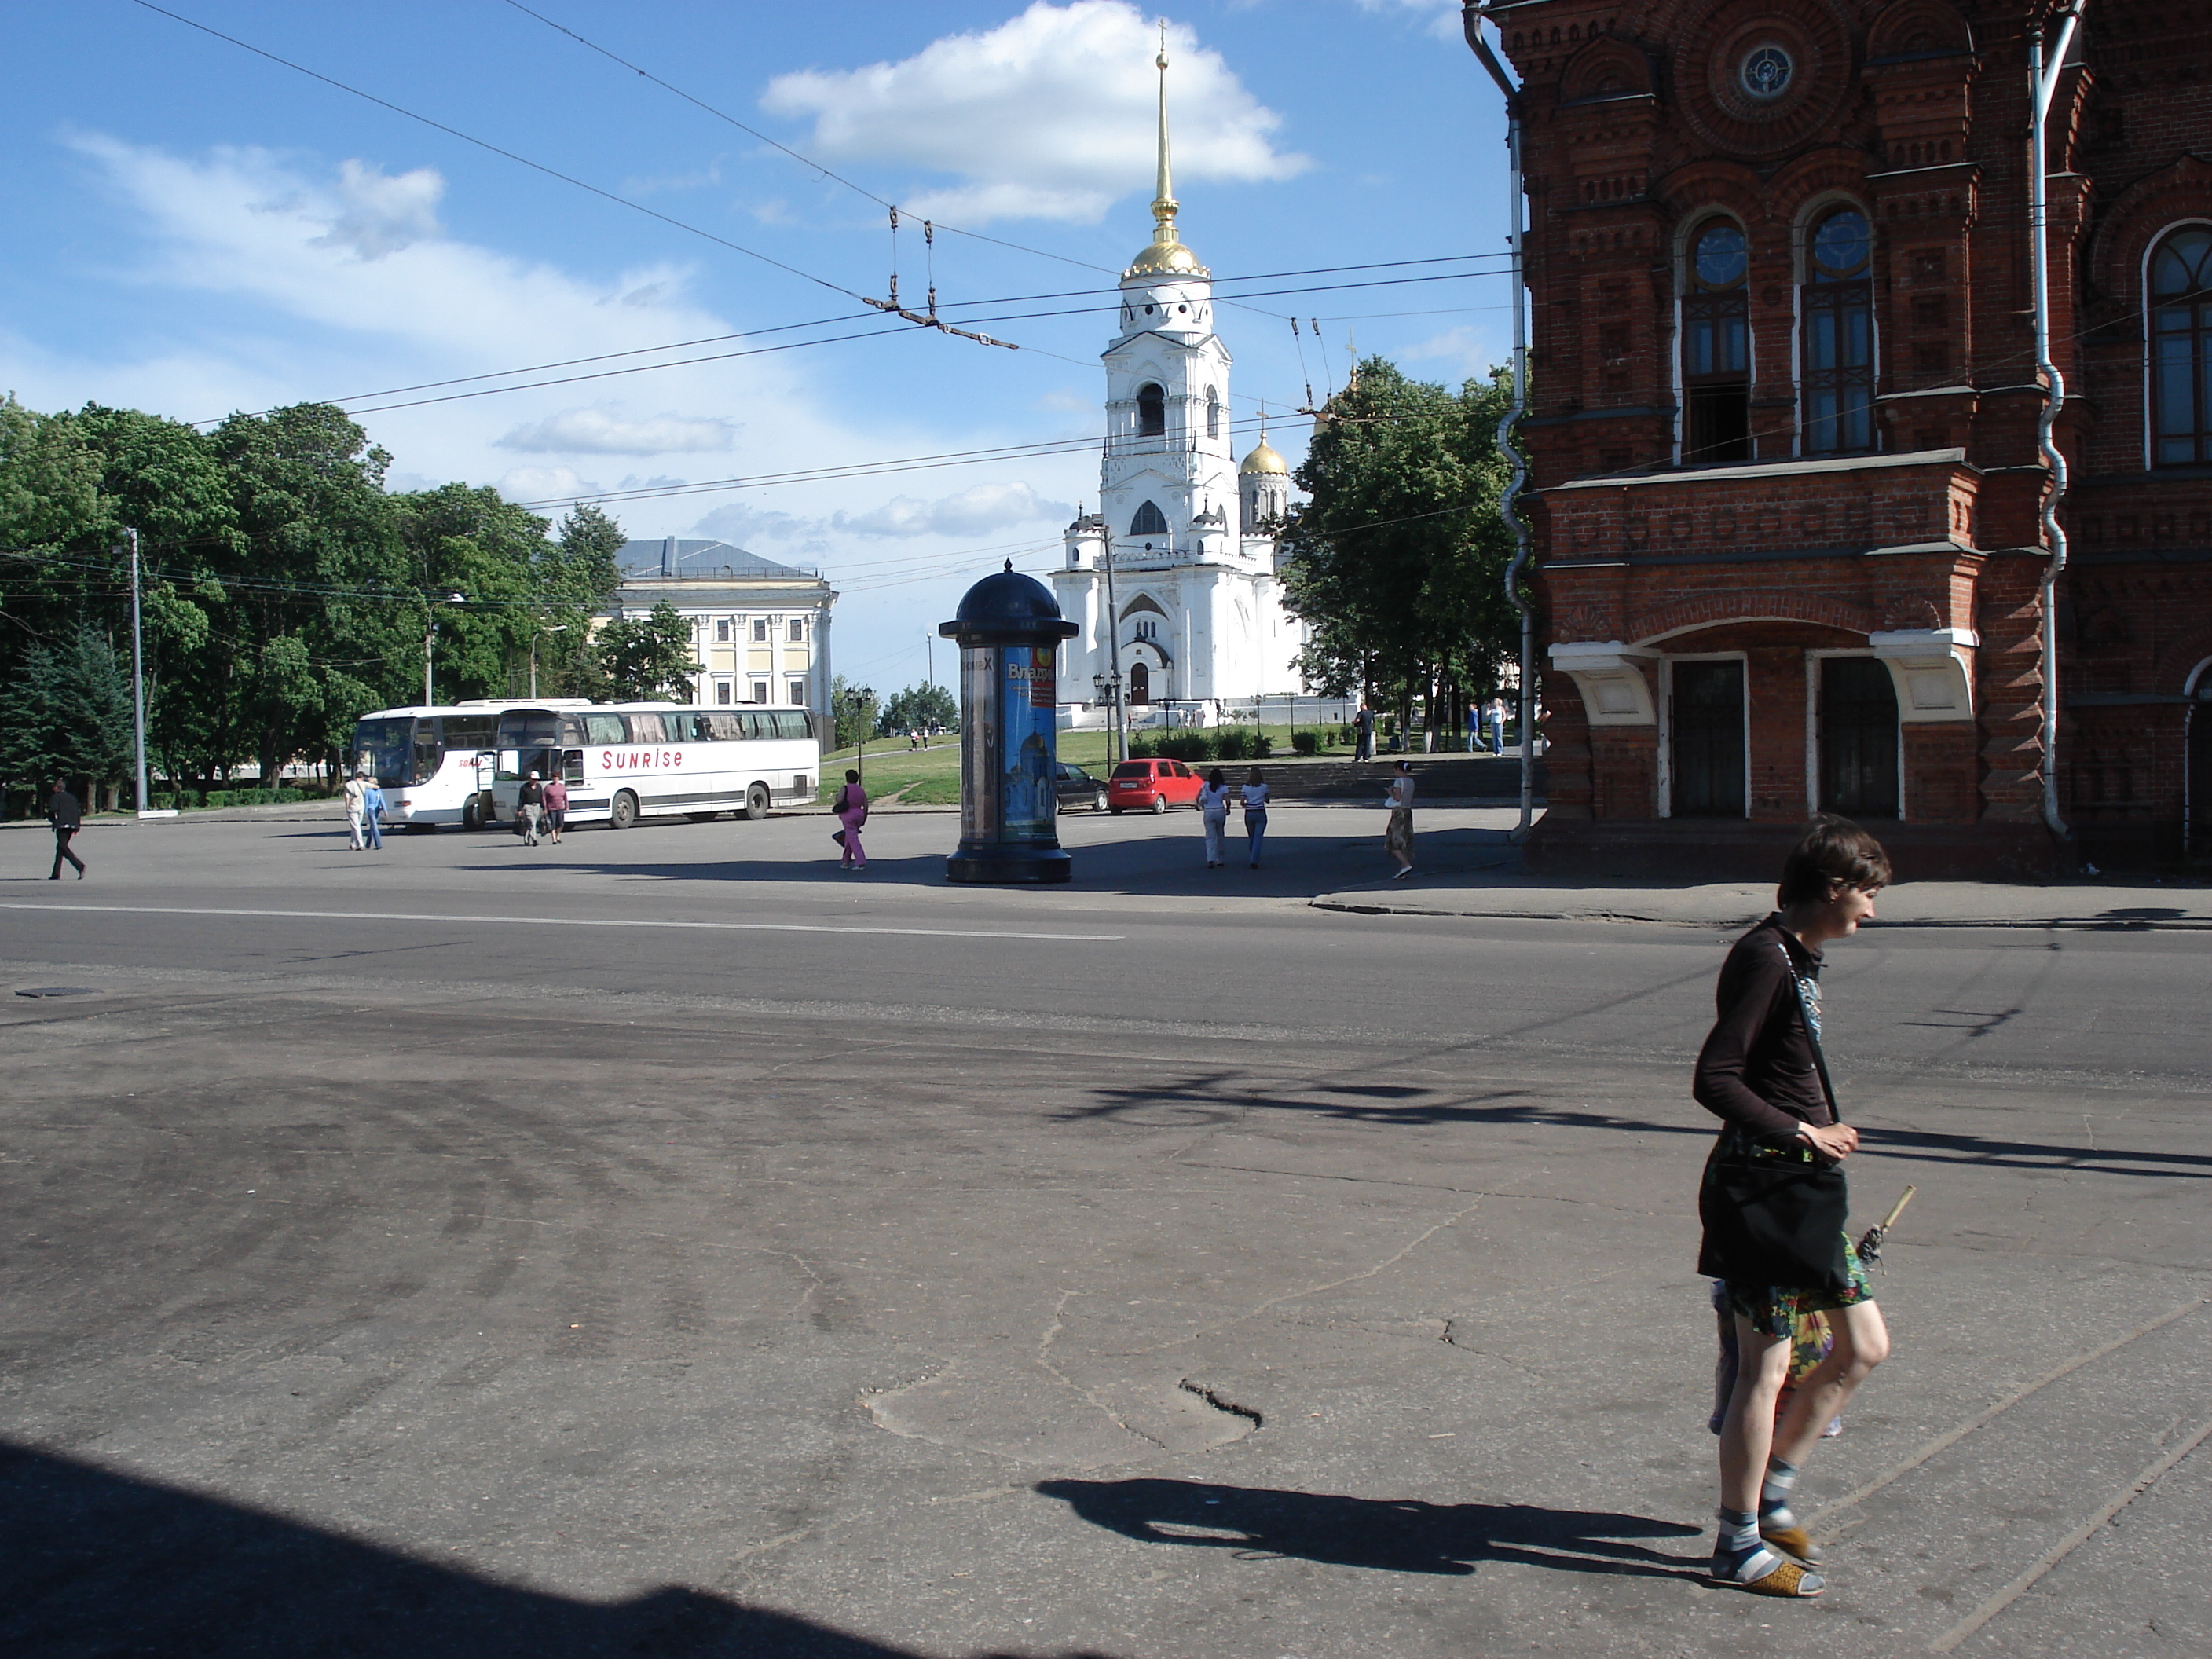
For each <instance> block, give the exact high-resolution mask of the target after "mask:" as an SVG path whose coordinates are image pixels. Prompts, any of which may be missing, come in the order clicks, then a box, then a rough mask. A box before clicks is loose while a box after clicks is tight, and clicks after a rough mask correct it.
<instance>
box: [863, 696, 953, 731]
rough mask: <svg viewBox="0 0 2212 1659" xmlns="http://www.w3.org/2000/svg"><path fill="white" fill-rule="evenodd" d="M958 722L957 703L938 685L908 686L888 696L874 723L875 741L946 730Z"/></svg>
mask: <svg viewBox="0 0 2212 1659" xmlns="http://www.w3.org/2000/svg"><path fill="white" fill-rule="evenodd" d="M959 723H960V704H959V702H957V700H956V699H955V698H954V696H953V695H952V693H951V692H950V691H948V690H945V687H943V686H941V685H910V686H908V688H907V689H906V690H903V691H896V692H894V693H892V694H891V699H890V702H886V703H885V704H884V712H883V716H882V718H881V719H880V720H878V722H877V726H876V735H877V736H878V737H879V738H901V737H904V736H905V735H906V734H907V733H908V732H939V731H950V730H951V728H952V727H954V726H957V725H958V724H959Z"/></svg>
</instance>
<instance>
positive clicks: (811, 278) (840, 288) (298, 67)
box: [131, 0, 861, 300]
mask: <svg viewBox="0 0 2212 1659" xmlns="http://www.w3.org/2000/svg"><path fill="white" fill-rule="evenodd" d="M131 4H133V5H135V6H140V7H143V9H146V10H148V11H150V12H155V13H157V14H159V15H161V16H163V17H167V18H168V19H169V20H170V21H173V22H178V23H182V24H183V25H184V26H185V27H186V28H189V29H197V30H198V31H199V33H202V34H205V35H209V36H210V37H212V38H213V39H215V40H222V41H225V42H228V44H229V45H231V46H236V47H237V48H238V49H239V50H240V51H241V52H252V54H253V55H254V56H255V57H256V58H266V59H267V60H268V61H269V62H270V63H272V64H279V65H281V66H282V67H283V68H285V69H288V70H292V71H294V72H295V74H300V75H304V76H307V77H308V78H309V79H310V80H314V81H320V82H322V83H323V84H324V85H325V86H326V87H335V88H337V90H338V91H340V92H343V93H348V94H351V95H352V96H354V97H356V98H359V99H362V100H364V101H366V102H368V103H371V104H374V105H375V106H378V107H379V108H380V109H388V110H390V111H391V112H392V113H393V114H394V115H404V116H405V117H406V118H408V119H409V120H410V121H419V122H421V123H422V125H424V126H426V127H431V128H434V129H435V130H436V131H440V132H442V133H444V134H446V135H447V137H451V138H458V139H459V140H460V141H461V142H462V143H465V144H474V145H475V146H476V147H477V149H482V150H488V151H489V152H490V153H491V154H492V155H498V156H502V157H504V158H505V159H506V160H507V161H513V162H514V163H516V164H517V165H518V166H520V167H528V168H530V169H531V171H532V172H533V173H544V175H545V176H546V177H547V178H549V179H559V180H560V181H561V182H562V184H564V185H574V186H575V187H576V188H577V189H578V190H583V191H590V192H591V193H592V195H594V196H596V197H599V198H600V199H601V200H603V201H608V202H612V203H614V204H617V206H620V207H626V208H628V209H629V210H630V211H631V212H633V213H642V214H643V215H645V216H646V217H647V218H648V219H658V220H659V221H660V222H661V223H662V224H665V225H671V226H673V227H674V228H676V229H678V230H682V231H689V232H690V234H692V235H694V236H699V237H703V238H705V239H706V240H708V241H710V242H713V243H714V244H715V245H716V246H720V247H726V248H728V249H729V250H730V251H731V252H732V253H742V254H744V256H745V258H748V259H757V260H759V261H760V262H761V263H762V264H765V265H773V266H775V269H776V270H781V271H785V272H787V273H788V274H789V275H791V276H797V277H800V278H802V279H803V280H805V281H806V282H810V283H815V284H816V285H817V286H818V287H821V288H826V289H829V290H830V291H831V292H832V293H835V294H842V295H845V296H846V298H848V299H851V300H858V299H860V298H861V295H860V294H859V293H858V292H857V291H856V290H854V289H849V288H847V287H846V286H845V285H844V284H843V283H833V282H831V281H830V280H829V278H828V277H827V276H816V275H815V274H814V273H813V272H812V271H811V270H800V269H799V267H798V266H797V265H794V264H789V263H788V262H787V261H785V260H782V259H779V258H776V257H775V255H774V254H770V253H763V252H761V251H760V250H759V249H758V248H751V247H747V246H744V244H743V243H741V242H733V241H732V240H730V239H729V238H728V237H726V236H718V235H716V234H714V232H713V231H711V230H705V229H702V228H700V227H699V226H697V225H694V224H689V223H686V222H684V220H681V219H678V218H677V217H676V216H674V215H672V214H667V213H663V212H661V211H659V210H658V209H656V208H649V207H647V206H646V205H645V204H644V203H642V202H634V201H632V200H631V199H630V198H629V197H627V196H622V195H618V194H617V193H616V192H615V191H611V190H603V189H601V188H600V187H599V185H594V184H589V183H587V182H586V181H585V180H584V179H579V178H577V177H576V176H575V175H574V173H563V172H562V171H561V170H560V169H559V168H558V167H548V166H546V165H545V163H544V162H543V161H532V160H531V159H530V158H529V157H528V156H526V155H517V154H516V153H515V152H514V151H513V150H511V149H502V148H501V146H500V145H497V144H495V143H492V142H491V141H490V140H489V139H487V138H478V137H476V136H475V135H474V134H472V133H466V132H463V131H461V130H460V129H459V127H452V126H447V125H446V124H445V123H444V122H443V121H437V120H433V119H432V118H430V117H429V116H427V115H420V114H417V113H416V112H415V111H413V110H411V109H408V108H406V107H405V106H402V105H399V104H395V103H393V102H392V100H390V99H388V98H380V97H378V96H377V95H376V94H374V93H373V92H364V91H362V89H361V88H359V87H356V86H349V85H348V84H347V83H346V82H343V81H340V80H337V78H335V77H334V76H328V75H325V74H323V73H322V72H321V71H320V70H311V69H309V68H308V67H307V65H306V64H295V63H294V62H293V61H292V60H291V59H290V58H280V57H278V56H277V55H276V53H275V52H269V51H266V50H264V49H263V48H262V47H260V46H255V45H253V44H252V42H251V41H249V40H240V39H239V38H238V37H237V36H236V35H234V34H226V33H223V32H222V30H221V29H218V28H213V27H210V26H209V25H207V24H205V23H202V22H198V21H195V20H193V19H191V18H190V17H187V16H185V15H184V14H183V13H182V12H175V11H171V10H170V9H168V8H167V6H161V5H156V4H155V3H154V0H131Z"/></svg>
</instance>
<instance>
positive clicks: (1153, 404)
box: [1137, 380, 1168, 438]
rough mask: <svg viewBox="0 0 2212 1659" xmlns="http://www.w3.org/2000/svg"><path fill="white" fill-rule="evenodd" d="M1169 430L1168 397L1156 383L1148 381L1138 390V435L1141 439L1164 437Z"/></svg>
mask: <svg viewBox="0 0 2212 1659" xmlns="http://www.w3.org/2000/svg"><path fill="white" fill-rule="evenodd" d="M1167 429H1168V395H1167V393H1166V392H1163V391H1161V390H1160V388H1159V385H1158V382H1156V381H1152V380H1147V381H1146V382H1145V384H1144V385H1142V386H1139V387H1138V388H1137V435H1138V436H1139V438H1158V437H1161V436H1164V435H1165V434H1166V432H1167Z"/></svg>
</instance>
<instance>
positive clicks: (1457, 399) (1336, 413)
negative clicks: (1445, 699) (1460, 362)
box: [1284, 357, 1520, 709]
mask: <svg viewBox="0 0 2212 1659" xmlns="http://www.w3.org/2000/svg"><path fill="white" fill-rule="evenodd" d="M1509 398H1510V393H1509V389H1508V387H1507V385H1506V383H1505V380H1504V378H1503V371H1500V372H1499V373H1498V374H1495V375H1493V377H1492V379H1491V380H1489V381H1487V382H1485V381H1480V380H1469V381H1468V382H1467V383H1466V385H1464V386H1462V388H1461V389H1460V390H1459V392H1457V393H1454V392H1450V391H1449V390H1448V389H1446V388H1445V387H1443V386H1436V385H1431V384H1430V383H1428V382H1426V381H1421V380H1408V379H1407V377H1406V376H1405V375H1404V374H1402V373H1401V372H1400V371H1399V369H1398V368H1396V367H1395V365H1394V364H1392V363H1390V362H1388V361H1387V360H1385V359H1383V358H1380V357H1375V358H1370V359H1369V360H1368V361H1367V362H1364V363H1363V364H1362V365H1360V369H1359V380H1358V386H1357V387H1356V388H1354V389H1352V390H1351V391H1347V392H1343V393H1341V394H1340V395H1339V396H1338V397H1337V398H1334V399H1333V400H1332V401H1331V403H1330V404H1329V418H1328V420H1327V421H1325V422H1321V423H1320V425H1319V426H1318V428H1317V429H1316V432H1315V435H1314V439H1313V442H1312V445H1311V446H1310V448H1309V449H1308V451H1307V455H1306V460H1305V463H1304V465H1302V466H1301V467H1300V468H1299V469H1298V472H1297V482H1298V483H1299V485H1300V487H1301V488H1303V489H1304V490H1305V491H1306V492H1307V493H1308V495H1310V497H1311V498H1312V499H1311V500H1310V502H1309V503H1308V504H1307V505H1306V506H1305V507H1303V508H1302V509H1300V511H1299V513H1297V517H1296V518H1295V519H1294V520H1292V521H1291V525H1290V526H1288V528H1287V529H1286V531H1285V535H1284V544H1285V554H1286V560H1285V570H1284V588H1285V603H1286V605H1288V607H1289V609H1290V610H1291V611H1292V612H1293V613H1294V614H1295V615H1297V616H1298V617H1301V618H1302V619H1304V622H1305V623H1307V626H1308V628H1309V629H1310V644H1309V645H1308V647H1307V648H1306V651H1305V653H1304V657H1303V659H1302V664H1301V665H1302V667H1303V669H1304V673H1305V675H1306V678H1307V680H1308V682H1309V683H1310V684H1312V685H1313V686H1314V687H1315V688H1316V690H1321V691H1322V692H1323V693H1325V694H1326V695H1328V696H1349V695H1351V694H1352V693H1353V692H1355V691H1362V690H1374V691H1376V692H1379V693H1380V694H1381V701H1382V702H1383V705H1384V706H1387V707H1395V708H1400V709H1405V708H1410V707H1411V706H1412V704H1413V701H1414V700H1415V699H1416V698H1417V697H1424V696H1429V695H1431V693H1432V692H1433V691H1434V690H1435V689H1436V688H1437V685H1438V684H1439V682H1443V683H1447V684H1456V685H1460V686H1466V685H1470V684H1490V683H1492V682H1493V681H1494V680H1495V678H1496V677H1497V674H1498V667H1499V665H1500V664H1502V663H1503V662H1504V660H1506V659H1507V658H1508V657H1509V656H1510V654H1511V653H1513V652H1514V651H1515V650H1516V648H1517V644H1516V642H1517V640H1518V638H1519V629H1520V618H1519V613H1518V612H1517V611H1516V610H1515V609H1514V608H1513V606H1512V605H1510V603H1509V602H1508V601H1507V599H1506V598H1505V595H1504V590H1503V585H1502V584H1503V579H1504V571H1505V567H1506V565H1507V563H1508V562H1510V559H1511V557H1512V551H1513V544H1512V538H1511V536H1510V534H1509V533H1508V532H1507V531H1506V528H1505V526H1504V523H1503V522H1502V521H1501V520H1499V518H1498V497H1499V495H1501V493H1502V492H1503V490H1504V483H1505V479H1506V476H1507V471H1508V469H1507V467H1506V465H1505V462H1504V459H1503V457H1502V456H1501V455H1500V454H1499V453H1498V447H1497V441H1496V430H1497V425H1498V418H1499V417H1500V416H1502V415H1503V414H1504V411H1505V410H1506V408H1507V406H1508V403H1509Z"/></svg>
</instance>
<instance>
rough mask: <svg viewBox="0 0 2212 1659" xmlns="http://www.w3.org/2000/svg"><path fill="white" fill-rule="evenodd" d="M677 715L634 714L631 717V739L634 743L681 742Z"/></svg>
mask: <svg viewBox="0 0 2212 1659" xmlns="http://www.w3.org/2000/svg"><path fill="white" fill-rule="evenodd" d="M677 718H678V717H677V716H676V715H674V714H632V715H631V716H630V717H629V740H630V741H631V742H632V743H650V744H660V743H681V742H683V741H684V739H683V738H682V737H681V736H680V735H679V734H678V727H677Z"/></svg>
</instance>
